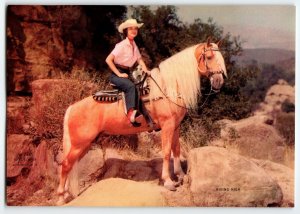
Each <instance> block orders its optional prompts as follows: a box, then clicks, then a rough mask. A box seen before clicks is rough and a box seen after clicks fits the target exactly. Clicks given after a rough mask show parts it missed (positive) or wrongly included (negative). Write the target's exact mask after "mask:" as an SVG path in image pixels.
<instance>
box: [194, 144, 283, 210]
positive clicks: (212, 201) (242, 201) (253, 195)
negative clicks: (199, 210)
mask: <svg viewBox="0 0 300 214" xmlns="http://www.w3.org/2000/svg"><path fill="white" fill-rule="evenodd" d="M188 176H189V181H190V191H191V194H192V198H193V202H194V204H195V205H196V206H208V207H212V206H217V207H222V206H226V207H228V206H235V207H261V206H262V207H266V206H279V205H280V203H281V202H282V198H283V195H282V190H281V188H280V186H279V185H278V184H277V183H276V182H275V181H274V180H273V179H272V178H271V177H270V176H269V175H268V174H267V173H266V172H265V171H264V170H263V169H262V168H260V167H258V166H257V165H256V164H255V163H254V162H253V161H251V160H249V159H247V158H245V157H243V156H240V155H238V154H234V153H231V152H229V151H227V150H226V149H224V148H218V147H202V148H197V149H193V150H191V151H190V153H189V157H188Z"/></svg>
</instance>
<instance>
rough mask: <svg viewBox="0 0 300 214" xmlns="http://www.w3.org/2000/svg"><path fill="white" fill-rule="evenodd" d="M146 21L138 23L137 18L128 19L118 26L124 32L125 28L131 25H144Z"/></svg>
mask: <svg viewBox="0 0 300 214" xmlns="http://www.w3.org/2000/svg"><path fill="white" fill-rule="evenodd" d="M143 24H144V23H137V21H136V20H135V19H127V20H126V21H125V22H123V23H122V24H120V26H119V27H118V31H119V32H120V33H123V30H124V29H126V28H129V27H138V28H140V27H142V26H143Z"/></svg>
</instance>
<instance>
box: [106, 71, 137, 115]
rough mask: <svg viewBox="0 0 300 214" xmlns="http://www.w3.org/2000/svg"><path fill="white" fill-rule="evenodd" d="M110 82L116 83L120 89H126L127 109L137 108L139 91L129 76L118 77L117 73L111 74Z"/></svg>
mask: <svg viewBox="0 0 300 214" xmlns="http://www.w3.org/2000/svg"><path fill="white" fill-rule="evenodd" d="M110 82H111V83H113V84H115V85H116V86H117V88H118V89H120V90H121V91H124V93H125V102H126V108H127V111H128V110H129V109H130V108H134V109H136V108H137V91H136V88H135V85H134V83H133V82H132V81H131V80H129V79H128V78H123V77H118V76H117V75H116V74H115V73H112V74H111V76H110Z"/></svg>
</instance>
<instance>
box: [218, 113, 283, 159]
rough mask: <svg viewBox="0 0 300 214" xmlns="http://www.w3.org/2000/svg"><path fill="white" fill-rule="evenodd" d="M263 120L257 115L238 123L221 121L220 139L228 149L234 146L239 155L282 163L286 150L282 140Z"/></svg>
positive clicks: (262, 117)
mask: <svg viewBox="0 0 300 214" xmlns="http://www.w3.org/2000/svg"><path fill="white" fill-rule="evenodd" d="M264 119H265V117H264V116H259V115H257V116H253V117H249V118H245V119H242V120H239V121H229V120H224V121H223V120H222V127H223V128H222V131H221V138H222V140H223V141H224V142H227V143H225V145H226V144H227V145H226V147H228V149H231V148H230V146H231V147H232V145H234V147H235V148H234V150H235V151H236V152H237V153H239V154H240V155H244V156H246V157H251V158H257V159H268V160H271V161H274V162H277V163H284V159H285V153H286V149H287V148H286V147H285V146H284V145H285V142H284V139H283V138H282V137H281V136H280V135H279V134H278V132H277V130H276V129H275V128H274V127H273V126H270V125H267V124H265V122H264V121H265V120H264ZM219 141H220V140H219ZM229 144H231V145H229Z"/></svg>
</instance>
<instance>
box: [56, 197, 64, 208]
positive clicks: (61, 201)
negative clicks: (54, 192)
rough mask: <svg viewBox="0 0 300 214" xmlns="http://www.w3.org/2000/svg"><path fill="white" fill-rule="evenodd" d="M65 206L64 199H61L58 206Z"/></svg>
mask: <svg viewBox="0 0 300 214" xmlns="http://www.w3.org/2000/svg"><path fill="white" fill-rule="evenodd" d="M64 204H65V200H64V199H63V198H59V199H58V201H57V202H56V206H62V205H64Z"/></svg>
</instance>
